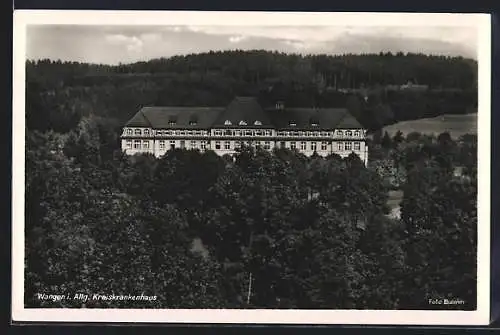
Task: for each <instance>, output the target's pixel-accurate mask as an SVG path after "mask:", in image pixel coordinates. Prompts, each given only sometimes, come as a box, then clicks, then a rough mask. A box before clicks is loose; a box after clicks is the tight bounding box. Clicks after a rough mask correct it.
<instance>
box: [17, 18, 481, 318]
mask: <svg viewBox="0 0 500 335" xmlns="http://www.w3.org/2000/svg"><path fill="white" fill-rule="evenodd" d="M489 30H490V25H489V16H488V15H482V14H425V13H420V14H419V13H413V14H402V13H401V14H398V13H383V14H382V13H378V14H377V13H280V12H274V13H273V12H149V13H146V12H121V13H118V12H116V13H113V12H106V11H101V12H98V11H96V12H89V11H86V12H83V11H82V12H78V11H59V12H58V11H51V12H49V11H47V12H44V11H36V12H35V11H25V12H24V13H23V11H18V12H17V13H15V16H14V105H13V106H14V110H13V285H14V286H13V297H12V299H13V313H14V317H13V320H16V317H15V316H16V315H17V319H18V320H19V321H106V322H113V321H116V322H141V321H142V322H193V323H232V322H234V323H281V324H286V323H307V324H332V323H334V324H344V323H348V324H353V323H363V324H388V323H399V324H487V323H488V321H489V286H490V282H489V259H490V258H489V257H490V255H489V252H490V251H489V236H490V217H489V215H490V211H489V208H490V207H489V206H490V199H489V197H490V195H489V187H490V185H489V183H490V181H489V175H490V170H489V169H490V167H489V161H490V149H489V148H490V123H489V118H490V105H489V103H490V100H489V99H490V79H489V77H490V73H489V71H490V70H489V67H490V43H491V41H490V37H489V34H490V32H489ZM103 311H104V313H105V314H102V313H103ZM99 313H101V314H99Z"/></svg>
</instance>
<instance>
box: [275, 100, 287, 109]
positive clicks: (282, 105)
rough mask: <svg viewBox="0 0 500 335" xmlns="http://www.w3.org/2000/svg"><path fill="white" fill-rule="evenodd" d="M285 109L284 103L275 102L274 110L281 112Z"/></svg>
mask: <svg viewBox="0 0 500 335" xmlns="http://www.w3.org/2000/svg"><path fill="white" fill-rule="evenodd" d="M284 108H285V103H284V102H283V101H277V102H276V109H279V110H283V109H284Z"/></svg>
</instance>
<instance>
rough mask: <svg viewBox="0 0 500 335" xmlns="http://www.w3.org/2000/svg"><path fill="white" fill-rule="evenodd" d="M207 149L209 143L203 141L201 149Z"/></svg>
mask: <svg viewBox="0 0 500 335" xmlns="http://www.w3.org/2000/svg"><path fill="white" fill-rule="evenodd" d="M206 148H207V141H201V149H202V150H205V149H206Z"/></svg>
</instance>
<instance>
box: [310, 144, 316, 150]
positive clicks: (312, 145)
mask: <svg viewBox="0 0 500 335" xmlns="http://www.w3.org/2000/svg"><path fill="white" fill-rule="evenodd" d="M311 150H312V151H316V142H311Z"/></svg>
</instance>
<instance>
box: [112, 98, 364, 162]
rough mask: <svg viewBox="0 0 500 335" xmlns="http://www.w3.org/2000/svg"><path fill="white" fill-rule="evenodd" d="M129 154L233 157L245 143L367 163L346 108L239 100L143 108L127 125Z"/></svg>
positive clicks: (124, 136) (358, 127)
mask: <svg viewBox="0 0 500 335" xmlns="http://www.w3.org/2000/svg"><path fill="white" fill-rule="evenodd" d="M121 141H122V143H121V146H122V150H124V151H125V153H127V154H130V155H133V154H136V153H151V154H153V155H155V156H156V157H160V156H162V155H163V154H165V152H166V151H167V150H170V149H174V148H185V149H198V150H200V151H205V150H213V151H215V152H216V153H217V154H219V155H225V154H234V153H235V152H236V149H237V148H238V147H240V146H241V145H242V144H246V145H252V146H260V147H262V148H264V149H266V150H272V149H273V148H276V147H279V148H288V149H296V150H298V151H299V152H301V153H303V154H305V155H307V156H310V155H312V154H313V153H314V152H316V154H318V155H320V156H323V157H326V156H328V155H330V154H332V153H335V154H338V155H340V156H342V157H346V156H348V155H349V154H351V153H352V152H354V153H356V154H357V155H358V156H359V157H360V158H361V160H363V161H364V162H365V164H367V162H368V147H367V146H366V130H365V129H363V127H362V126H361V124H360V123H359V122H358V121H357V120H356V119H355V118H354V117H353V116H352V115H351V114H350V113H349V112H348V111H347V109H343V108H314V109H313V108H287V107H285V106H284V105H283V104H282V103H278V104H276V106H274V108H267V109H264V108H262V107H261V105H260V104H259V103H258V102H257V100H256V99H255V98H251V97H237V98H235V99H234V100H233V101H232V102H231V103H230V104H229V105H228V106H227V107H144V108H142V109H141V110H140V111H138V112H137V113H136V114H135V115H134V116H133V117H132V118H131V119H130V120H129V121H128V122H127V124H126V125H125V127H124V129H123V133H122V135H121Z"/></svg>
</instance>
